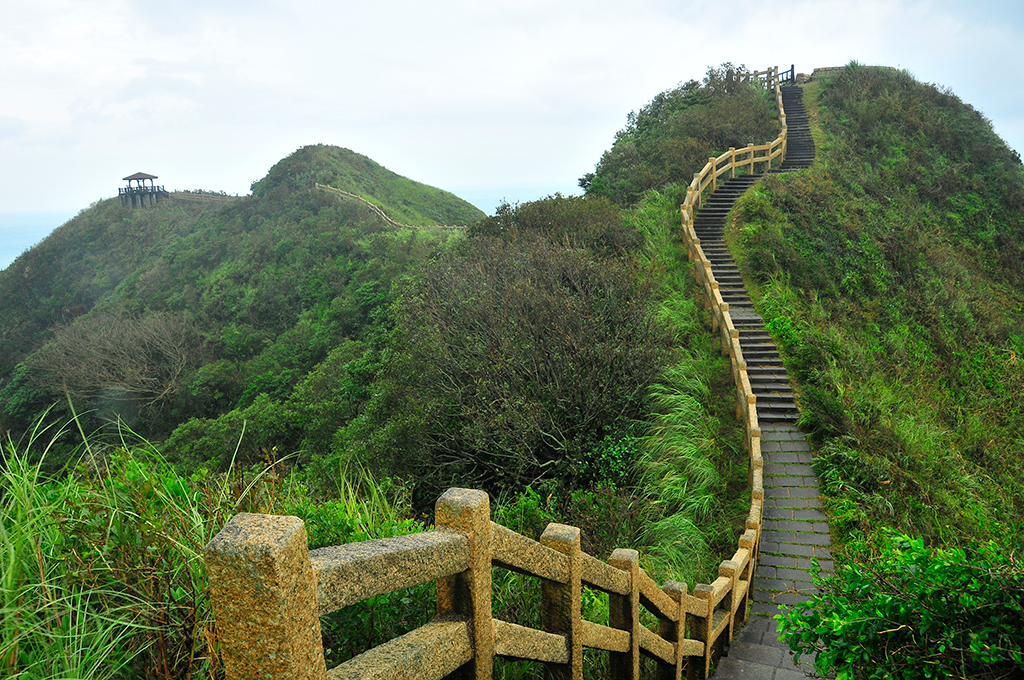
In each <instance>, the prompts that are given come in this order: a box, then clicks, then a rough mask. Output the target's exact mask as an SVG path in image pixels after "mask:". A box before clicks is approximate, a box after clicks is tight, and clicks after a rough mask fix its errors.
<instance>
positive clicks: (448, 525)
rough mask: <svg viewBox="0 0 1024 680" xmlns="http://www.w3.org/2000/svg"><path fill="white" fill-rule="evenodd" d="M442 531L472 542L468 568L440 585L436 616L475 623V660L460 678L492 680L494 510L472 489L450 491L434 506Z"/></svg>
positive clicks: (484, 494) (453, 489)
mask: <svg viewBox="0 0 1024 680" xmlns="http://www.w3.org/2000/svg"><path fill="white" fill-rule="evenodd" d="M434 526H435V527H436V528H437V530H439V531H452V532H457V533H461V534H464V535H465V536H466V538H468V539H469V568H468V569H466V571H464V572H462V573H461V574H456V575H455V576H448V577H446V578H442V579H439V580H438V581H437V615H438V616H439V617H442V616H449V615H454V616H463V617H467V618H469V619H470V620H471V621H472V631H473V632H472V635H473V660H472V661H471V662H470V663H468V664H466V665H465V666H463V668H461V669H460V671H459V672H458V673H457V675H461V676H462V677H464V678H473V679H474V680H490V678H491V675H492V672H493V670H494V630H493V628H492V625H491V507H490V501H489V500H488V498H487V494H486V493H485V492H483V491H476V490H473V489H456V488H452V489H448V490H447V491H445V492H444V493H443V494H442V495H441V497H440V498H438V499H437V504H436V505H435V506H434Z"/></svg>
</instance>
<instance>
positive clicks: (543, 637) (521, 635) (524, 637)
mask: <svg viewBox="0 0 1024 680" xmlns="http://www.w3.org/2000/svg"><path fill="white" fill-rule="evenodd" d="M493 622H494V653H495V655H497V656H507V657H510V658H513V659H532V660H534V661H543V662H546V663H559V664H567V663H569V640H568V638H567V637H566V636H565V635H559V634H557V633H548V632H545V631H543V630H536V629H534V628H526V627H525V626H520V625H517V624H514V623H508V622H507V621H501V620H500V619H493Z"/></svg>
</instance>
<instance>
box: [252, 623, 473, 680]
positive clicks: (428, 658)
mask: <svg viewBox="0 0 1024 680" xmlns="http://www.w3.org/2000/svg"><path fill="white" fill-rule="evenodd" d="M489 627H490V626H488V628H489ZM471 628H472V626H471V625H470V623H469V621H468V620H465V619H444V618H440V619H435V620H434V621H432V622H430V623H428V624H427V625H425V626H422V627H420V628H417V629H416V630H414V631H412V632H410V633H406V634H405V635H403V636H402V637H398V638H395V639H394V640H389V641H388V642H385V643H384V644H382V645H380V646H378V647H374V648H373V649H370V650H368V651H366V652H363V653H362V654H360V655H359V656H357V657H355V658H353V659H350V660H349V661H346V662H345V663H343V664H341V665H340V666H337V667H335V668H332V669H331V670H330V672H328V673H327V679H328V680H435V679H436V678H443V677H445V676H447V675H449V674H450V673H452V672H454V671H455V670H457V669H458V668H459V667H460V666H462V665H464V664H465V663H466V662H468V661H470V660H471V659H472V658H473V645H472V642H471ZM270 677H275V678H276V676H270ZM261 678H262V676H261Z"/></svg>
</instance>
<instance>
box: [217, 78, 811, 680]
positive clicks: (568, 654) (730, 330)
mask: <svg viewBox="0 0 1024 680" xmlns="http://www.w3.org/2000/svg"><path fill="white" fill-rule="evenodd" d="M793 75H794V72H793V70H792V69H791V70H790V71H789V72H787V73H783V74H780V73H779V71H778V68H775V69H771V70H769V71H767V72H765V73H755V74H754V77H755V78H756V79H757V80H758V81H759V82H761V83H762V84H763V85H764V86H765V87H767V88H769V89H770V90H771V91H773V92H774V93H775V97H776V102H777V106H778V111H779V122H780V134H779V136H778V137H777V138H776V139H775V140H773V141H772V142H769V143H768V144H765V145H761V146H753V145H751V146H748V147H746V148H744V149H740V150H736V149H730V150H729V151H728V152H726V154H723V155H722V156H719V157H718V158H711V159H709V161H708V164H707V165H706V166H705V167H704V168H703V169H702V170H701V172H699V173H697V174H696V175H695V176H694V180H693V183H692V184H691V186H690V190H689V191H688V193H687V197H686V201H685V202H684V204H683V206H682V215H683V231H684V236H685V240H686V242H687V250H688V253H689V255H690V258H691V260H693V261H694V262H695V265H696V267H695V272H696V275H697V278H698V281H699V282H701V284H702V285H703V288H704V290H705V292H706V295H707V297H708V300H709V305H710V307H711V308H712V311H713V319H714V321H713V327H714V331H715V332H716V333H719V334H720V337H721V339H722V346H723V352H725V353H728V354H729V356H730V358H731V360H732V367H733V368H732V374H733V378H734V379H735V381H736V385H737V411H738V413H739V415H740V417H741V418H742V420H743V424H744V431H745V437H744V440H745V445H746V448H747V450H748V452H749V454H750V491H751V501H750V510H749V514H748V517H747V520H746V528H745V530H744V532H743V534H742V535H741V536H740V538H739V540H738V543H737V549H736V551H735V553H734V554H733V556H732V557H731V559H729V560H726V561H724V562H722V564H721V566H720V567H719V576H718V578H717V579H715V581H714V582H713V583H710V584H698V585H696V586H695V587H694V588H693V590H692V591H690V590H689V589H688V587H687V584H685V583H679V582H669V583H667V584H665V586H664V587H660V588H659V587H658V586H657V585H656V584H655V583H654V581H653V580H652V579H651V578H650V577H649V576H648V575H647V574H646V573H645V572H644V570H643V569H641V568H640V566H639V555H638V553H637V552H636V551H635V550H626V549H618V550H615V551H614V552H613V553H612V555H611V556H610V558H609V560H608V562H607V563H605V562H602V561H600V560H598V559H596V558H594V557H592V556H590V555H587V554H586V553H583V552H581V550H580V530H579V529H577V528H575V527H571V526H566V525H561V524H550V525H548V527H547V529H546V530H545V531H544V534H543V535H542V536H541V539H540V542H536V541H532V540H530V539H528V538H526V537H523V536H521V535H519V534H517V533H515V532H513V531H511V530H509V529H507V528H505V527H503V526H501V525H499V524H495V523H493V522H492V521H491V520H490V514H489V505H488V498H487V495H486V494H485V493H484V492H482V491H473V490H467V489H449V490H448V491H447V492H446V493H445V494H444V495H442V496H441V498H440V499H439V500H438V502H437V506H436V510H435V528H434V529H433V530H432V531H427V532H424V533H419V534H412V535H409V536H401V537H396V538H388V539H379V540H373V541H366V542H362V543H352V544H347V545H341V546H333V547H329V548H321V549H318V550H314V551H312V552H310V551H309V549H308V541H307V538H306V531H305V526H304V524H303V522H302V520H300V519H299V518H297V517H282V516H274V515H254V514H244V513H243V514H239V515H237V516H236V517H234V518H233V519H232V520H231V521H230V522H228V524H227V525H225V527H224V528H223V529H222V530H221V531H220V533H218V534H217V536H216V537H215V538H214V539H213V540H212V541H211V542H210V543H209V544H208V545H207V547H206V550H205V560H206V566H207V571H208V574H209V579H210V587H211V591H212V599H213V607H214V615H215V618H216V621H217V636H218V640H219V643H220V647H221V650H222V654H223V659H224V664H225V670H226V672H227V677H228V680H236V679H239V680H240V679H242V678H281V679H300V678H301V679H303V680H306V679H310V680H312V679H316V680H321V679H324V678H331V679H333V680H338V679H341V678H409V679H417V680H419V679H422V680H437V679H439V678H442V677H446V676H448V675H449V674H452V673H458V674H459V675H460V676H462V677H474V678H480V679H487V678H490V677H491V675H492V672H493V660H494V657H495V656H502V657H506V658H510V659H526V660H533V661H539V662H541V663H543V664H545V666H546V668H547V671H548V673H549V674H550V675H552V676H554V677H565V678H581V677H582V673H583V649H584V648H585V647H589V648H594V649H600V650H606V651H608V652H609V654H610V663H609V667H610V671H611V675H612V677H614V678H621V679H626V678H629V679H632V680H636V679H637V678H639V674H640V658H641V655H644V656H647V657H650V658H652V659H654V661H655V663H656V666H657V675H658V677H659V678H662V679H664V680H668V679H670V678H673V679H676V680H678V679H679V678H681V677H682V676H683V675H684V674H685V675H686V677H689V678H706V677H708V674H709V673H710V670H711V668H712V664H713V661H714V659H716V658H718V657H719V656H721V654H722V653H723V652H724V651H725V650H726V648H727V647H728V646H729V644H730V642H731V641H732V640H733V638H734V635H735V633H736V631H737V630H739V629H740V627H741V625H742V623H743V622H744V620H745V619H746V617H747V615H748V612H753V613H755V614H757V613H759V612H758V606H757V605H758V602H759V601H761V602H763V600H764V597H763V596H761V597H759V593H758V591H757V590H756V586H758V585H759V582H760V581H761V579H760V578H756V579H755V575H754V570H755V567H756V566H757V565H759V564H760V565H765V564H766V561H765V560H764V558H763V557H762V555H761V551H762V549H770V550H771V551H773V552H772V555H775V554H776V552H777V551H778V545H779V542H778V540H773V541H770V542H769V541H768V540H767V538H768V537H771V538H772V539H778V538H779V537H778V536H776V535H775V534H777V533H778V529H779V527H778V526H777V524H778V522H777V521H776V520H771V521H772V522H773V525H772V526H773V528H772V530H771V531H772V532H774V533H771V534H770V533H769V531H767V530H764V527H765V525H763V522H762V517H768V516H769V513H768V511H766V510H765V503H766V499H765V496H766V488H768V487H769V485H768V484H765V480H764V471H765V463H764V459H763V458H762V442H761V439H762V429H763V428H764V427H767V425H764V423H768V422H770V421H771V418H770V415H769V414H770V413H772V412H773V411H771V409H773V408H774V407H773V406H772V405H771V402H770V401H769V400H767V399H766V398H763V397H762V396H761V395H763V394H765V392H764V389H765V388H762V389H760V391H758V390H755V389H754V388H752V385H753V384H760V383H759V382H758V381H757V380H754V376H753V369H752V368H751V366H752V365H753V359H752V358H751V365H748V364H747V361H746V360H745V359H744V354H743V352H744V351H748V352H749V353H750V355H751V357H752V356H753V354H754V353H755V350H754V349H751V348H750V347H748V346H747V345H746V343H745V340H749V341H753V342H754V343H755V344H762V341H763V340H764V338H763V337H761V336H759V335H756V334H752V335H750V336H749V338H741V336H740V333H741V328H743V326H742V325H740V323H741V322H739V319H740V317H742V314H741V312H740V310H741V309H743V308H744V306H745V305H747V304H748V303H749V298H747V299H746V300H743V299H742V293H738V292H737V293H736V295H738V296H740V297H730V298H729V299H730V300H733V302H729V301H727V299H726V298H727V296H731V295H733V293H732V292H731V291H732V289H734V288H737V287H739V288H741V287H742V281H739V282H738V284H739V285H738V286H737V285H736V284H737V281H735V280H734V279H729V278H727V277H726V276H725V274H724V273H723V272H717V273H716V270H715V266H716V265H715V263H714V262H713V261H712V260H711V259H709V255H708V254H706V253H705V248H708V250H709V252H711V253H712V255H715V253H714V251H712V250H711V248H710V243H706V244H703V245H702V242H701V240H700V239H699V238H698V233H699V232H700V230H701V229H702V224H703V219H704V217H705V216H706V215H707V216H710V215H712V214H720V213H721V211H720V210H716V209H715V208H714V207H713V206H715V205H716V202H717V201H718V200H719V199H720V198H724V197H726V196H727V195H731V196H732V198H733V200H735V195H738V194H735V192H734V190H733V186H732V183H734V182H735V183H739V184H741V185H743V184H746V185H749V184H750V183H752V181H754V180H755V179H756V176H755V175H754V174H753V173H754V171H755V169H761V170H762V172H768V171H771V170H772V167H773V165H774V166H775V167H776V169H782V170H784V169H787V163H788V164H791V166H795V164H797V163H798V162H803V161H800V160H799V159H800V158H801V157H803V158H804V161H806V160H807V158H806V152H805V150H804V149H803V148H800V147H798V144H797V139H796V135H794V139H793V140H790V137H789V134H790V133H789V127H788V124H787V119H786V113H785V109H784V107H783V94H782V89H781V87H782V83H783V82H792V80H793ZM791 141H792V151H793V156H791V157H790V158H785V154H786V152H787V144H789V143H790V142H791ZM810 154H811V155H810V158H813V146H812V147H811V152H810ZM780 164H781V165H780ZM737 171H739V173H740V176H737ZM743 172H746V173H747V174H746V175H743V174H742V173H743ZM726 173H728V174H729V176H730V178H729V179H728V180H722V181H721V182H720V178H722V177H723V176H724V175H725V174H726ZM719 184H721V186H719ZM322 188H327V187H322ZM716 190H718V192H717V193H716ZM734 194H735V195H734ZM701 205H705V207H704V209H703V210H701V211H700V213H699V215H698V222H697V223H696V224H695V222H694V213H695V211H696V210H697V209H698V208H700V206H701ZM721 217H722V220H723V221H724V214H721ZM716 276H717V277H721V278H716ZM732 304H734V305H735V306H736V307H735V309H733V308H731V307H730V305H732ZM750 313H752V310H751V311H750ZM734 316H736V317H737V321H734V318H733V317H734ZM765 385H767V389H768V390H769V393H774V392H775V391H778V392H779V393H780V394H781V392H782V391H781V390H775V389H774V387H773V384H772V383H771V382H770V381H769V382H768V383H765ZM786 408H788V406H787V407H785V408H782V410H786ZM765 409H768V410H765ZM796 443H799V442H796ZM803 446H805V447H806V443H804V444H803ZM765 448H773V449H774V448H776V447H775V444H774V442H773V443H772V445H771V446H769V445H766V446H765ZM790 448H791V447H790ZM772 455H774V454H772ZM808 455H809V454H808ZM783 472H784V471H783ZM783 476H784V475H783ZM780 479H782V477H780ZM771 488H774V486H772V487H771ZM780 488H788V487H780ZM794 488H796V487H794ZM768 495H769V496H773V494H768ZM814 495H815V496H816V495H817V494H816V493H814ZM798 497H799V498H805V500H807V499H809V497H805V496H798ZM776 500H778V499H777V498H774V497H772V498H770V499H769V501H770V503H771V504H772V508H773V509H775V508H776V506H775V502H776ZM779 507H785V506H779ZM826 529H827V525H826ZM826 545H827V543H826ZM766 547H767V548H766ZM759 558H760V559H759ZM794 566H795V565H794ZM494 567H500V568H504V569H509V570H512V571H515V572H517V573H520V574H526V575H529V576H533V577H536V578H539V579H540V580H541V584H542V598H541V607H542V621H543V630H536V629H532V628H526V627H523V626H519V625H516V624H513V623H510V622H505V621H501V620H499V619H496V618H494V617H493V614H492V609H491V571H492V569H493V568H494ZM760 568H761V569H764V568H765V567H764V566H762V567H760ZM429 582H436V583H437V616H436V617H435V618H434V620H433V621H431V622H430V623H428V624H426V625H425V626H422V627H420V628H417V629H416V630H414V631H412V632H410V633H407V634H406V635H403V636H401V637H399V638H396V639H394V640H391V641H389V642H386V643H384V644H382V645H380V646H378V647H375V648H373V649H370V650H368V651H366V652H364V653H363V654H360V655H358V656H356V657H354V658H353V659H351V660H349V661H347V662H345V663H343V664H341V665H340V666H338V667H336V668H333V669H331V670H327V668H326V664H325V661H324V651H323V645H322V640H321V633H320V620H319V617H320V616H322V615H325V614H328V613H330V612H333V611H337V610H338V609H341V608H343V607H345V606H348V605H351V604H354V603H357V602H360V601H363V600H365V599H367V598H370V597H373V596H375V595H380V594H384V593H391V592H396V591H399V590H403V589H405V588H409V587H412V586H415V585H418V584H423V583H429ZM765 585H766V587H770V586H771V584H765ZM584 588H591V589H596V590H599V591H602V592H605V593H607V594H608V601H609V617H608V621H607V624H605V623H600V622H593V621H587V620H584V619H583V618H582V616H581V597H582V591H583V589H584ZM766 592H769V593H771V592H773V591H771V590H768V591H766ZM771 598H772V600H773V601H777V597H776V596H775V595H774V594H773V595H772V596H771ZM752 601H753V603H754V604H753V606H750V605H751V602H752ZM641 609H645V610H647V611H648V612H649V613H650V614H652V615H653V617H654V618H655V619H656V620H657V621H658V630H657V631H654V630H651V629H649V628H647V627H646V626H645V625H643V623H642V622H641ZM760 613H766V612H760ZM767 635H768V634H767V633H764V634H763V636H762V637H765V636H767ZM737 644H739V643H737ZM733 647H734V648H735V647H736V644H734V645H733ZM726 661H728V658H726V659H723V661H722V664H721V665H725V663H726ZM751 668H753V667H751ZM742 670H743V669H742V668H741V669H740V671H742ZM771 670H772V672H773V673H776V674H775V676H774V677H777V678H780V680H781V678H782V676H780V675H778V673H785V672H786V670H785V669H781V670H778V671H776V668H775V667H772V668H771ZM737 677H738V676H737ZM758 677H760V676H758ZM765 677H771V676H765Z"/></svg>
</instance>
